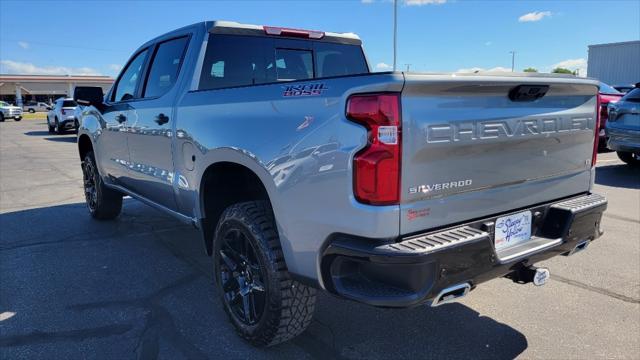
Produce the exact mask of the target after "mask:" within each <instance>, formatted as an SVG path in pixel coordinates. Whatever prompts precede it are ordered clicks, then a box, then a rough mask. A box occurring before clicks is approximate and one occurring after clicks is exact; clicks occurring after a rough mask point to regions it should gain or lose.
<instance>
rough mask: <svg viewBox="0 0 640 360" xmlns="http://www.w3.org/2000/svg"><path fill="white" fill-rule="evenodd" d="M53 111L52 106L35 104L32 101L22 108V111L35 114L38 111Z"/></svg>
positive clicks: (41, 103)
mask: <svg viewBox="0 0 640 360" xmlns="http://www.w3.org/2000/svg"><path fill="white" fill-rule="evenodd" d="M49 110H51V105H49V104H47V103H44V102H35V101H30V102H28V103H26V104H24V105H23V106H22V111H25V112H30V113H32V114H33V113H35V112H37V111H43V112H44V111H49Z"/></svg>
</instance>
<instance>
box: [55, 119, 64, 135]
mask: <svg viewBox="0 0 640 360" xmlns="http://www.w3.org/2000/svg"><path fill="white" fill-rule="evenodd" d="M55 124H56V133H58V135H62V134H64V129H63V128H61V127H60V122H59V121H58V118H56V120H55Z"/></svg>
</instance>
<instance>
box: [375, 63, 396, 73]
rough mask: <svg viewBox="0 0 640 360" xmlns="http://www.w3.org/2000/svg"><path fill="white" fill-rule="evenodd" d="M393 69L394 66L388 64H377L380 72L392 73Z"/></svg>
mask: <svg viewBox="0 0 640 360" xmlns="http://www.w3.org/2000/svg"><path fill="white" fill-rule="evenodd" d="M392 69H393V66H391V65H389V64H387V63H383V62H381V63H377V64H376V70H380V71H390V70H392Z"/></svg>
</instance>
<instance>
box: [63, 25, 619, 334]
mask: <svg viewBox="0 0 640 360" xmlns="http://www.w3.org/2000/svg"><path fill="white" fill-rule="evenodd" d="M597 92H598V82H597V81H593V80H588V79H579V78H576V77H558V76H544V75H538V74H535V75H532V74H509V75H497V74H469V75H461V74H409V73H400V72H386V73H371V72H370V70H369V66H368V63H367V60H366V58H365V55H364V53H363V50H362V46H361V41H360V39H359V38H358V37H357V36H356V35H354V34H338V33H330V32H321V31H306V30H298V29H288V28H278V27H269V26H256V25H244V24H238V23H233V22H222V21H215V22H202V23H198V24H195V25H192V26H188V27H185V28H182V29H179V30H175V31H173V32H171V33H168V34H165V35H162V36H160V37H158V38H156V39H153V40H151V41H149V42H147V43H146V44H144V45H142V46H141V47H140V48H139V49H138V50H137V51H136V52H135V53H134V55H133V56H132V57H131V59H130V60H129V61H128V63H127V64H126V66H125V67H124V69H123V70H122V72H121V74H120V75H119V76H118V78H117V80H116V82H115V83H114V85H113V88H112V89H111V90H110V91H109V92H108V93H107V94H106V95H103V93H102V90H101V89H100V88H91V87H79V88H77V89H76V92H75V96H74V98H75V100H76V101H77V102H78V103H79V104H81V105H85V107H84V108H83V110H82V116H81V122H80V128H79V134H78V150H79V155H80V158H81V160H82V170H83V173H84V188H85V194H86V200H87V205H88V208H89V212H90V213H91V215H92V216H93V217H95V218H97V219H113V218H115V217H117V216H118V214H119V213H120V210H121V207H122V197H123V195H129V196H131V197H133V198H136V199H139V200H141V201H143V202H145V203H147V204H149V205H151V206H153V207H155V208H157V209H161V210H163V211H165V212H166V213H168V214H171V215H173V216H175V217H176V218H177V219H180V220H182V221H184V222H186V223H190V224H193V225H194V226H195V227H196V228H197V229H199V230H200V232H201V234H202V239H203V245H204V249H205V251H206V252H207V253H208V254H209V255H212V268H213V269H214V274H215V278H216V284H217V285H216V286H217V291H218V294H219V295H220V297H221V300H222V304H223V306H224V309H225V311H226V312H227V314H228V315H229V319H230V321H231V322H232V323H233V325H234V326H235V328H236V329H237V331H238V333H239V334H240V335H241V336H242V337H244V338H245V339H247V340H248V341H250V342H251V343H252V344H255V345H258V346H268V345H273V344H276V343H279V342H282V341H285V340H288V339H290V338H292V337H294V336H296V335H298V334H300V333H301V332H302V331H304V329H305V328H306V327H307V325H308V324H309V323H310V321H311V318H312V315H313V311H314V303H315V295H316V289H322V290H326V291H328V292H330V293H332V294H334V295H336V296H339V297H342V298H346V299H350V300H354V301H358V302H362V303H366V304H370V305H374V306H382V307H409V306H415V305H420V304H428V305H431V306H437V305H441V304H444V303H447V302H450V301H453V300H455V299H458V298H460V297H462V296H464V295H466V294H467V293H468V292H469V291H470V290H472V289H474V288H475V287H476V286H478V285H479V284H480V283H482V282H485V281H488V280H490V279H493V278H497V277H507V278H510V279H512V280H513V281H515V282H518V283H531V282H533V283H534V284H538V285H540V284H543V283H544V282H545V281H546V279H547V277H548V276H549V273H548V271H547V270H546V269H542V268H536V267H535V266H534V264H535V263H536V262H539V261H542V260H545V259H548V258H550V257H553V256H556V255H561V254H565V255H569V254H573V253H575V252H576V251H579V250H582V249H584V248H586V246H587V245H588V244H589V243H590V242H591V241H593V240H595V239H597V238H598V237H599V236H600V235H601V234H602V230H601V226H600V221H601V218H602V213H603V212H604V211H605V209H606V206H607V202H606V200H605V199H604V198H603V197H602V196H599V195H597V194H593V193H591V188H592V184H593V181H594V163H595V157H596V150H597V136H598V134H597V132H596V131H597V130H596V129H598V126H597V116H596V110H597V106H598V104H597Z"/></svg>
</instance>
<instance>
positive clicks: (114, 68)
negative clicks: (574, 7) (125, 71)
mask: <svg viewBox="0 0 640 360" xmlns="http://www.w3.org/2000/svg"><path fill="white" fill-rule="evenodd" d="M108 68H109V70H111V71H113V72H116V73H117V72H120V70H122V65H120V64H109V66H108Z"/></svg>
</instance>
